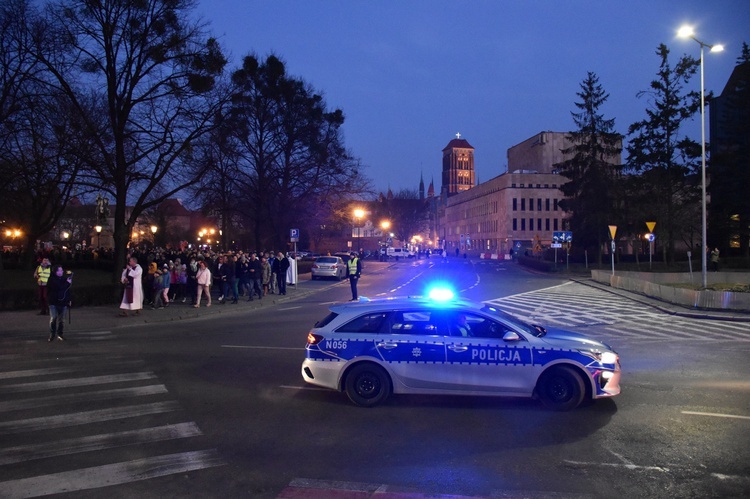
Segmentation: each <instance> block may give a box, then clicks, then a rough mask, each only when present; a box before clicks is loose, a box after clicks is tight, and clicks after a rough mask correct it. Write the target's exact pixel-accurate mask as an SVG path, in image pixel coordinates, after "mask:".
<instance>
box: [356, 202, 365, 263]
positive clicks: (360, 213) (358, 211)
mask: <svg viewBox="0 0 750 499" xmlns="http://www.w3.org/2000/svg"><path fill="white" fill-rule="evenodd" d="M364 216H365V210H363V209H361V208H357V209H356V210H354V218H355V219H356V220H357V248H356V251H357V254H359V244H360V242H359V224H360V223H362V218H363V217H364Z"/></svg>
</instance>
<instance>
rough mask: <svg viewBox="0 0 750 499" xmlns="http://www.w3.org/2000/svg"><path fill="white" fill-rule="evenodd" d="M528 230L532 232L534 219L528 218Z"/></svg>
mask: <svg viewBox="0 0 750 499" xmlns="http://www.w3.org/2000/svg"><path fill="white" fill-rule="evenodd" d="M529 230H534V219H533V218H529Z"/></svg>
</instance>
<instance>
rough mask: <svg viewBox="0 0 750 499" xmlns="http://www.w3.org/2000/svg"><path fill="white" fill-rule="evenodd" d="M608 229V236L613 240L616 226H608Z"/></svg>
mask: <svg viewBox="0 0 750 499" xmlns="http://www.w3.org/2000/svg"><path fill="white" fill-rule="evenodd" d="M608 227H609V235H610V236H612V239H614V238H615V233H616V232H617V226H616V225H608Z"/></svg>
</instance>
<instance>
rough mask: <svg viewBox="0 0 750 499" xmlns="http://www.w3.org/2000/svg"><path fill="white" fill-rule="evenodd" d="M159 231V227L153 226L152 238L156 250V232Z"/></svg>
mask: <svg viewBox="0 0 750 499" xmlns="http://www.w3.org/2000/svg"><path fill="white" fill-rule="evenodd" d="M158 230H159V227H157V226H156V225H152V226H151V236H152V239H153V243H154V248H156V231H158Z"/></svg>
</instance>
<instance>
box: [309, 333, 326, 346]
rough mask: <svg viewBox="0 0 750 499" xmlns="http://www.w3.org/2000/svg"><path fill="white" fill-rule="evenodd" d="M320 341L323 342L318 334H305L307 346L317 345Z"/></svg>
mask: <svg viewBox="0 0 750 499" xmlns="http://www.w3.org/2000/svg"><path fill="white" fill-rule="evenodd" d="M321 341H323V337H322V336H321V335H319V334H313V333H308V334H307V344H308V345H317V344H318V343H320V342H321Z"/></svg>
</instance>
